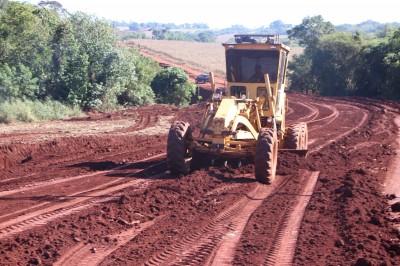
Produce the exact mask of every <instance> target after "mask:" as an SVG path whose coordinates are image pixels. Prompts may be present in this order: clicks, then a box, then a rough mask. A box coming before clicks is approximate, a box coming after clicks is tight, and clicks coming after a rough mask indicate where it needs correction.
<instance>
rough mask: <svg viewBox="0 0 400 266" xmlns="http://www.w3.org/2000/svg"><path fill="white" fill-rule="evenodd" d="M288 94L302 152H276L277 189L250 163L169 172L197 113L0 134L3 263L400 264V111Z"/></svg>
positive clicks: (142, 113) (169, 111) (174, 111)
mask: <svg viewBox="0 0 400 266" xmlns="http://www.w3.org/2000/svg"><path fill="white" fill-rule="evenodd" d="M288 98H289V111H288V116H287V119H288V122H289V124H290V123H293V122H295V121H296V122H297V121H303V122H307V123H308V127H309V153H308V156H307V157H306V158H303V157H298V156H297V155H294V154H290V153H280V154H279V162H278V169H277V173H278V176H277V178H276V180H275V181H274V183H273V184H272V185H262V184H259V183H257V182H255V178H254V175H253V166H252V165H251V164H247V165H244V166H242V167H241V168H237V167H235V166H229V165H228V166H227V167H211V166H210V167H208V168H205V169H201V170H198V171H194V172H192V173H190V174H188V175H186V176H172V175H171V174H170V173H169V172H168V171H166V161H165V152H166V135H167V133H168V129H169V126H170V124H171V122H172V121H174V120H184V121H188V122H190V123H191V125H192V126H194V127H196V126H198V124H199V120H200V117H201V115H202V111H203V108H204V106H203V104H200V105H192V106H190V107H187V108H179V109H178V108H175V107H171V106H167V105H153V106H148V107H140V108H133V109H130V110H125V111H121V112H116V113H111V114H89V115H88V117H87V118H80V119H72V120H64V121H53V122H47V123H34V124H29V125H26V124H15V125H0V133H1V135H0V183H1V188H0V264H1V265H27V264H33V265H49V264H54V265H399V264H400V243H399V234H398V232H397V230H395V229H394V228H395V226H396V219H397V218H393V213H389V210H390V205H389V199H388V197H387V196H386V192H385V191H387V189H385V184H389V182H391V181H393V180H394V178H395V177H393V176H392V175H391V173H392V169H395V166H396V165H395V160H396V159H398V156H397V154H400V153H399V151H398V143H397V142H396V141H397V138H398V125H396V123H395V119H396V117H398V116H399V114H400V111H399V110H400V109H399V108H400V104H398V103H393V102H383V101H375V100H368V99H360V98H329V97H319V96H313V95H301V94H292V93H288ZM396 121H397V120H396ZM393 171H394V170H393ZM393 193H396V191H394V192H393ZM399 195H400V194H395V195H392V196H391V199H392V200H394V201H395V200H396V198H398V197H399ZM393 203H394V202H393V201H392V202H391V204H393Z"/></svg>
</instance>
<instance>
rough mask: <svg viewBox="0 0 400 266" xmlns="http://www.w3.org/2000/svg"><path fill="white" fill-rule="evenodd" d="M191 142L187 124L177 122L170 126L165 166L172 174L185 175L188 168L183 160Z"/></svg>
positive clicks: (190, 133)
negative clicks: (166, 165)
mask: <svg viewBox="0 0 400 266" xmlns="http://www.w3.org/2000/svg"><path fill="white" fill-rule="evenodd" d="M191 140H192V132H191V130H190V125H189V123H186V122H182V121H178V122H174V123H173V124H172V125H171V128H170V129H169V133H168V141H167V164H168V169H169V170H170V171H171V173H173V174H186V173H187V172H188V167H187V165H186V163H185V158H186V157H187V155H188V148H189V144H190V141H191Z"/></svg>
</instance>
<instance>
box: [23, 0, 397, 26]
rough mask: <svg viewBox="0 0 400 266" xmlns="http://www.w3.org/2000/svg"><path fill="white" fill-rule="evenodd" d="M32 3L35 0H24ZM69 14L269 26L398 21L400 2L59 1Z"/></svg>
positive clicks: (248, 0) (255, 0) (141, 20)
mask: <svg viewBox="0 0 400 266" xmlns="http://www.w3.org/2000/svg"><path fill="white" fill-rule="evenodd" d="M19 2H25V3H30V4H37V3H39V2H40V0H39V1H36V0H21V1H19ZM58 2H59V3H60V4H62V5H63V7H64V8H65V9H67V10H68V11H69V12H76V11H83V12H85V13H88V14H92V15H95V16H97V17H99V18H104V19H107V20H115V21H126V22H131V21H132V22H139V23H141V22H160V23H175V24H183V23H205V24H208V25H209V26H210V28H226V27H230V26H231V25H243V26H245V27H248V28H257V27H260V26H269V24H270V23H271V22H273V21H276V20H281V21H282V22H284V23H286V24H292V25H298V24H301V22H302V20H303V18H305V17H308V16H310V17H312V16H316V15H321V16H322V17H323V18H324V20H325V21H330V22H331V23H333V24H334V25H340V24H346V23H348V24H358V23H361V22H364V21H366V20H373V21H377V22H380V23H387V22H400V13H399V12H398V11H399V10H400V1H399V0H379V1H376V0H374V1H373V0H364V1H363V0H334V1H332V0H319V1H318V0H286V1H282V0H281V1H279V0H275V1H270V0H261V1H259V0H245V1H240V0H198V1H193V0H139V1H137V0H131V1H128V0H111V1H110V0H58Z"/></svg>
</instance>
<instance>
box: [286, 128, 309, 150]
mask: <svg viewBox="0 0 400 266" xmlns="http://www.w3.org/2000/svg"><path fill="white" fill-rule="evenodd" d="M307 146H308V129H307V124H306V123H296V124H293V125H290V126H289V127H288V129H287V135H286V139H285V148H286V149H292V150H307Z"/></svg>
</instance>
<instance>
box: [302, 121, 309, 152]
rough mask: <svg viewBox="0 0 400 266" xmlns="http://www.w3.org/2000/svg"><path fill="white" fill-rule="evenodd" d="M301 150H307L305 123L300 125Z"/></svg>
mask: <svg viewBox="0 0 400 266" xmlns="http://www.w3.org/2000/svg"><path fill="white" fill-rule="evenodd" d="M301 144H302V145H301V150H308V127H307V124H306V123H301Z"/></svg>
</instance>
